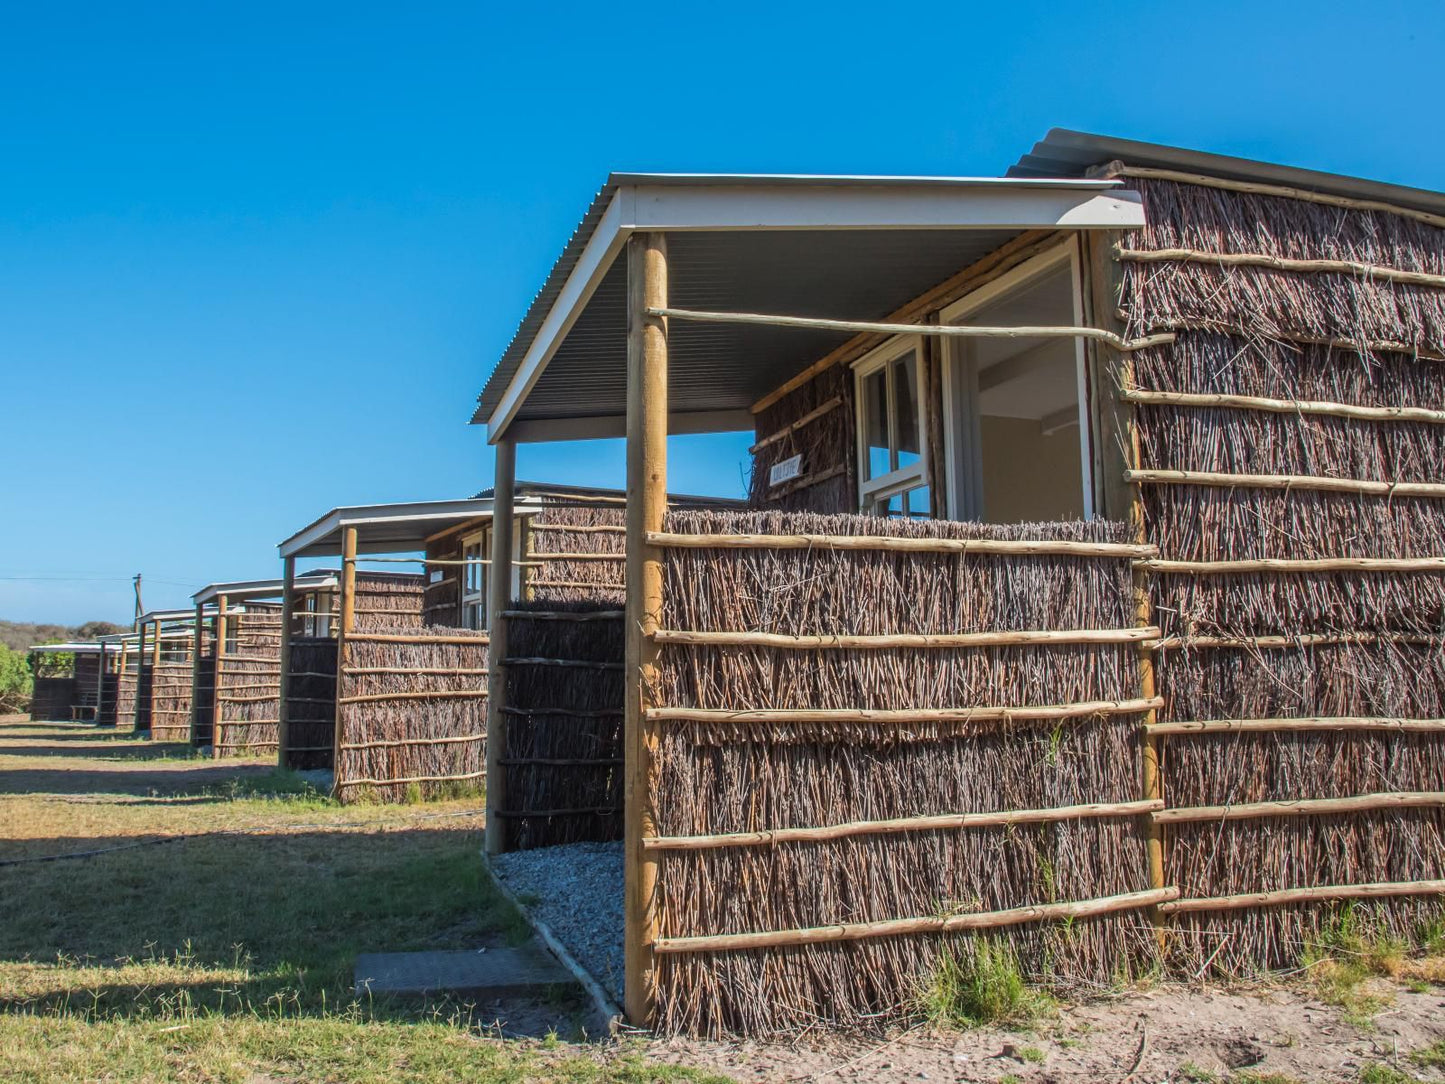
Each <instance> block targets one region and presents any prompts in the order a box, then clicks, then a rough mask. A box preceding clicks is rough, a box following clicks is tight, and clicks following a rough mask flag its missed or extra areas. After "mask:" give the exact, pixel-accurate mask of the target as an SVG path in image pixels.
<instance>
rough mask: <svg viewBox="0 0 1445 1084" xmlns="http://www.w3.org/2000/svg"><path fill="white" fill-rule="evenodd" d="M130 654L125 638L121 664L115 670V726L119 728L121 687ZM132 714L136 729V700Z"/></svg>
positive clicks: (132, 694) (121, 650)
mask: <svg viewBox="0 0 1445 1084" xmlns="http://www.w3.org/2000/svg"><path fill="white" fill-rule="evenodd" d="M129 654H130V644H128V643H126V642H125V641H124V640H122V641H121V642H120V665H119V667H118V668H117V669H116V672H115V728H116V729H117V730H119V729H120V687H121V685H122V684H123V683H124V682H125V667H126V662H127V658H126V656H127V655H129ZM131 696H132V697H134V696H135V693H134V692H132V693H131ZM130 715H131V719H130V725H131V729H132V730H134V729H135V703H134V701H132V703H131V706H130Z"/></svg>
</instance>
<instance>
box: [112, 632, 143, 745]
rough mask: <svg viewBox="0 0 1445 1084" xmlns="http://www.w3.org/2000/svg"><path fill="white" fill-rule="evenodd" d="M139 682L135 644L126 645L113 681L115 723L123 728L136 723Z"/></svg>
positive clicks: (130, 726)
mask: <svg viewBox="0 0 1445 1084" xmlns="http://www.w3.org/2000/svg"><path fill="white" fill-rule="evenodd" d="M139 684H140V659H139V658H138V657H137V655H136V650H135V645H134V644H131V645H129V646H128V648H127V650H126V652H125V657H124V658H123V659H122V660H121V663H120V669H119V671H118V672H117V674H116V682H115V725H116V726H117V727H119V728H121V729H123V730H130V729H133V728H134V727H135V725H136V703H137V699H138V697H137V691H138V688H139Z"/></svg>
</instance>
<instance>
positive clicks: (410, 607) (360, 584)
mask: <svg viewBox="0 0 1445 1084" xmlns="http://www.w3.org/2000/svg"><path fill="white" fill-rule="evenodd" d="M362 560H365V558H364V557H363V558H362ZM425 591H426V577H425V576H423V575H421V574H419V573H415V572H369V571H368V572H357V574H356V608H355V614H356V624H355V626H354V630H353V631H356V632H367V631H373V630H378V629H391V630H395V629H402V628H405V629H419V628H421V627H422V607H423V606H424V605H425Z"/></svg>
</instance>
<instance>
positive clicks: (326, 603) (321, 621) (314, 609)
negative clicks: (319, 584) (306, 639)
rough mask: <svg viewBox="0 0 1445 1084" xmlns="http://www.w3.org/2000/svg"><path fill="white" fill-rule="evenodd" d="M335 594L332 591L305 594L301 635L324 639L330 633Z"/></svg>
mask: <svg viewBox="0 0 1445 1084" xmlns="http://www.w3.org/2000/svg"><path fill="white" fill-rule="evenodd" d="M335 598H336V594H335V592H333V591H312V592H311V593H310V594H308V595H307V596H306V604H305V607H304V609H303V611H302V612H303V613H305V614H306V616H305V618H303V619H302V624H301V627H302V629H303V632H302V635H303V636H314V637H318V638H320V639H325V638H327V637H329V636H330V635H331V627H332V626H331V609H332V606H333V605H334V600H335Z"/></svg>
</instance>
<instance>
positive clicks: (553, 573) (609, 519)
mask: <svg viewBox="0 0 1445 1084" xmlns="http://www.w3.org/2000/svg"><path fill="white" fill-rule="evenodd" d="M544 501H545V504H546V507H545V508H544V509H543V510H542V511H540V512H537V513H535V514H534V515H531V516H528V517H527V519H526V526H525V528H524V531H525V533H524V538H525V540H526V541H525V544H524V546H523V550H522V553H521V558H522V560H524V561H528V562H537V564H536V566H533V567H527V566H523V575H524V579H523V583H524V584H525V585H526V597H527V598H530V599H533V600H536V601H538V602H601V603H608V604H613V605H616V606H621V605H622V603H623V601H624V600H623V593H622V592H623V582H624V577H625V573H626V565H627V554H626V538H625V534H624V530H623V524H624V521H625V519H626V506H625V503H622V500H621V498H615V499H612V500H605V499H599V500H594V501H587V502H572V503H568V501H567V499H566V498H565V497H558V498H556V499H546V498H544Z"/></svg>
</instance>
